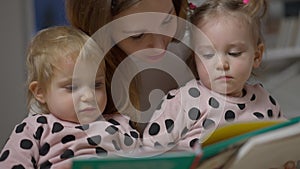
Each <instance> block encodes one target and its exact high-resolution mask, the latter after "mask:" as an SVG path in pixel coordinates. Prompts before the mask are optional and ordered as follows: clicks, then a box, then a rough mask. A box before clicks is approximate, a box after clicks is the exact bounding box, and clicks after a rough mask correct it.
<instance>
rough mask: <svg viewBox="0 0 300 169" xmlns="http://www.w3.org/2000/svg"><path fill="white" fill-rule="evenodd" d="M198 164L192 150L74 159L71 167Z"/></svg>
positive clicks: (180, 167) (149, 168)
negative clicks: (149, 154)
mask: <svg viewBox="0 0 300 169" xmlns="http://www.w3.org/2000/svg"><path fill="white" fill-rule="evenodd" d="M192 164H198V161H197V156H196V154H195V153H193V152H168V153H163V154H161V155H156V156H149V157H135V158H133V157H105V158H90V159H75V160H74V161H73V167H72V169H133V168H142V169H157V168H163V169H190V168H191V166H192Z"/></svg>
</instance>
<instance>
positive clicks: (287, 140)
mask: <svg viewBox="0 0 300 169" xmlns="http://www.w3.org/2000/svg"><path fill="white" fill-rule="evenodd" d="M249 126H250V127H249ZM241 128H244V129H242V130H243V131H246V132H245V133H243V131H240V132H236V131H235V132H236V133H237V135H235V136H232V135H233V134H229V135H228V134H227V133H230V132H228V131H230V130H231V131H232V130H233V129H237V130H240V129H241ZM245 128H246V129H245ZM222 131H227V132H225V134H224V132H223V133H222ZM220 135H223V136H222V137H220ZM224 135H225V136H224ZM227 136H228V137H229V138H228V137H227ZM211 137H213V138H210V140H213V141H210V142H209V143H205V144H204V145H205V146H203V157H202V159H201V162H200V164H199V167H198V168H197V169H217V168H224V169H229V168H230V169H240V168H243V169H247V168H249V169H250V168H251V169H252V168H258V169H260V168H263V169H264V168H266V169H269V168H272V169H277V168H278V169H279V168H281V167H282V166H284V165H285V164H287V163H288V162H290V164H292V163H293V164H296V163H298V162H300V161H299V160H300V146H299V144H300V117H295V118H293V119H290V120H287V121H261V122H247V123H239V124H231V125H228V126H225V127H221V128H219V129H217V130H216V131H215V134H212V135H211ZM219 138H221V139H219ZM207 141H208V140H207ZM299 167H300V166H299Z"/></svg>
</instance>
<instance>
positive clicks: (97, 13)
mask: <svg viewBox="0 0 300 169" xmlns="http://www.w3.org/2000/svg"><path fill="white" fill-rule="evenodd" d="M140 1H141V0H66V12H67V17H68V20H69V22H70V24H71V25H73V26H75V27H77V28H79V29H81V30H82V31H83V32H85V33H87V34H88V35H89V36H92V35H93V34H94V33H95V32H96V31H97V30H98V29H100V28H102V27H103V26H104V25H106V24H107V23H109V22H111V21H112V20H113V17H114V16H116V15H118V14H119V13H120V12H122V11H123V10H126V9H127V8H129V7H131V6H132V5H134V4H135V3H137V2H140ZM173 4H174V7H175V10H176V14H177V15H178V16H179V17H182V18H186V12H187V1H186V0H173Z"/></svg>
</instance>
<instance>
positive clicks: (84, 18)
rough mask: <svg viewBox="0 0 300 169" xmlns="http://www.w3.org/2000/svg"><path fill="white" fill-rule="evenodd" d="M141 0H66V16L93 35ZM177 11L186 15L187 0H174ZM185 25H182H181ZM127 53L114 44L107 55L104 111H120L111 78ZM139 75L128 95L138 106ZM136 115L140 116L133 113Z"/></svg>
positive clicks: (132, 83)
mask: <svg viewBox="0 0 300 169" xmlns="http://www.w3.org/2000/svg"><path fill="white" fill-rule="evenodd" d="M139 1H141V0H66V11H67V17H68V19H69V21H70V23H71V25H73V26H75V27H77V28H79V29H81V30H82V31H84V32H86V33H87V34H88V35H90V36H91V35H93V34H94V33H95V32H96V31H97V30H98V29H100V28H102V27H103V26H105V25H106V24H107V23H109V22H111V21H112V20H113V17H114V16H116V15H117V14H119V13H120V12H122V11H123V10H126V9H127V8H129V7H131V6H132V5H134V4H135V3H137V2H139ZM172 1H173V4H174V7H175V11H176V14H177V15H178V16H179V17H182V18H186V12H187V11H186V10H187V1H186V0H172ZM182 28H183V29H182ZM184 29H185V27H184V26H182V27H180V29H177V33H179V34H180V35H181V34H183V33H182V31H183V30H184ZM126 57H127V54H126V53H125V52H124V51H123V50H122V49H120V48H119V47H118V45H115V46H114V47H113V48H112V49H111V50H110V51H109V52H108V53H107V54H106V56H105V63H106V77H107V79H108V81H107V83H106V88H107V106H106V111H105V112H110V113H114V112H117V109H116V107H115V104H114V103H113V99H112V94H111V82H112V77H113V74H114V72H115V70H116V68H117V67H118V65H119V64H120V63H121V62H122V61H123V60H124V59H125V58H126ZM138 84H139V76H137V77H136V78H134V79H133V80H132V82H131V85H130V88H129V98H130V100H131V102H132V103H133V105H134V106H135V107H136V108H139V98H138ZM131 118H137V117H131Z"/></svg>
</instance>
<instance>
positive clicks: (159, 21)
mask: <svg viewBox="0 0 300 169" xmlns="http://www.w3.org/2000/svg"><path fill="white" fill-rule="evenodd" d="M149 12H154V13H149ZM129 15H130V16H129ZM114 19H120V20H117V21H118V22H117V24H115V26H113V28H112V30H113V31H112V32H113V35H112V37H113V40H114V41H115V42H116V43H118V46H119V47H120V48H121V49H122V50H123V51H124V52H125V53H126V54H127V55H132V54H133V55H134V56H141V57H143V58H144V59H146V60H148V61H157V60H160V59H161V58H162V57H163V56H164V55H165V53H166V49H167V46H168V44H169V43H170V42H171V40H172V37H173V36H174V35H175V33H176V29H177V18H176V12H175V8H174V5H173V2H172V0H141V1H140V2H138V3H136V4H134V5H133V6H131V7H130V8H128V9H126V10H124V11H122V12H121V13H119V14H118V15H116V16H115V17H114ZM115 21H116V20H115ZM120 40H121V41H120ZM144 49H146V50H144ZM136 52H137V53H136Z"/></svg>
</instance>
